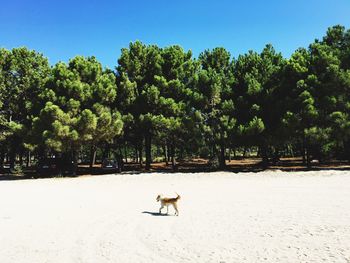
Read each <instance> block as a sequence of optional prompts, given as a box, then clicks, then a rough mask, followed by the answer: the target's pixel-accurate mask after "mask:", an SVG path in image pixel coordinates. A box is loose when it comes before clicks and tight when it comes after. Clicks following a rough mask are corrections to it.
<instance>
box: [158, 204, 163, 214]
mask: <svg viewBox="0 0 350 263" xmlns="http://www.w3.org/2000/svg"><path fill="white" fill-rule="evenodd" d="M163 207H164V206H161V207H160V208H159V214H161V213H162V208H163Z"/></svg>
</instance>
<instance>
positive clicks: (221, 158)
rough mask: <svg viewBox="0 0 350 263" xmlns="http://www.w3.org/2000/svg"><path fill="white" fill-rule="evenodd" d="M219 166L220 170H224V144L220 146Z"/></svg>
mask: <svg viewBox="0 0 350 263" xmlns="http://www.w3.org/2000/svg"><path fill="white" fill-rule="evenodd" d="M219 166H220V168H221V169H224V168H225V167H226V162H225V145H224V143H221V144H220V155H219Z"/></svg>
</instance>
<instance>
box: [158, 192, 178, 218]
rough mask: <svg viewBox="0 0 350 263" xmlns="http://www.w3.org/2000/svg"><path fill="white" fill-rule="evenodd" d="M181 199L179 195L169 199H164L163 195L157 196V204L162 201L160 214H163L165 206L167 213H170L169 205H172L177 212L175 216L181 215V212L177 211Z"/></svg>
mask: <svg viewBox="0 0 350 263" xmlns="http://www.w3.org/2000/svg"><path fill="white" fill-rule="evenodd" d="M176 194H177V193H176ZM180 198H181V196H180V195H179V194H177V197H174V198H169V197H163V196H162V195H158V196H157V202H159V201H160V208H159V214H161V213H162V209H163V208H164V206H166V213H167V214H168V213H169V205H172V206H173V207H174V210H175V215H176V216H178V215H179V210H178V209H177V201H178V200H179V199H180Z"/></svg>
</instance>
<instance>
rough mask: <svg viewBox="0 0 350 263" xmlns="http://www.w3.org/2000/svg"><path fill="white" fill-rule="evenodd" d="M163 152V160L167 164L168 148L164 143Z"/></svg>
mask: <svg viewBox="0 0 350 263" xmlns="http://www.w3.org/2000/svg"><path fill="white" fill-rule="evenodd" d="M163 153H164V161H165V164H166V165H168V164H169V163H168V150H167V147H166V144H164V145H163Z"/></svg>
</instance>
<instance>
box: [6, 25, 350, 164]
mask: <svg viewBox="0 0 350 263" xmlns="http://www.w3.org/2000/svg"><path fill="white" fill-rule="evenodd" d="M349 113H350V30H347V29H345V27H343V26H340V25H337V26H334V27H331V28H329V29H328V30H327V32H326V34H325V36H324V37H323V38H322V39H321V40H315V41H314V42H313V43H311V44H310V45H309V47H308V48H299V49H297V50H296V51H295V52H294V53H293V54H292V55H291V56H290V58H288V59H286V58H284V57H283V56H282V54H281V53H278V52H276V50H275V49H274V48H273V46H272V45H266V46H265V48H264V49H263V50H262V51H261V52H260V53H258V52H255V51H249V52H248V53H246V54H243V55H239V56H238V57H237V58H233V57H231V55H230V53H229V52H228V51H227V50H226V49H225V48H223V47H218V48H214V49H212V50H205V51H204V52H202V53H201V54H200V55H199V56H198V58H194V57H193V54H192V52H191V51H185V50H184V49H183V48H182V47H180V46H178V45H174V46H168V47H164V48H160V47H158V46H157V45H146V44H143V43H142V42H140V41H136V42H132V43H130V45H129V47H127V48H123V49H122V50H121V55H120V57H119V59H118V60H117V65H116V67H115V69H114V70H111V69H108V68H104V67H103V66H102V65H101V63H100V62H99V61H98V60H97V59H96V58H95V57H93V56H92V57H82V56H76V57H74V58H72V59H71V60H69V62H68V63H64V62H58V63H57V64H55V65H53V66H50V65H49V62H48V59H47V58H46V57H45V56H44V55H43V54H41V53H38V52H36V51H33V50H28V49H27V48H25V47H21V48H13V49H12V50H7V49H3V48H2V49H0V166H2V165H3V163H4V162H5V161H6V160H7V161H8V162H9V163H10V165H11V167H14V166H15V164H16V163H19V164H21V165H23V164H26V165H28V166H30V162H31V160H33V158H36V159H38V158H40V157H43V156H52V155H55V156H58V155H69V156H71V157H72V158H75V159H78V158H80V159H84V160H88V161H89V163H90V165H91V166H92V165H93V164H94V162H95V160H96V153H98V154H99V155H100V157H101V158H102V157H106V156H110V155H122V156H123V157H124V159H125V158H128V157H129V158H130V157H132V158H133V159H134V160H135V161H137V162H138V163H140V165H141V166H143V165H145V168H146V169H150V165H151V163H152V159H153V158H155V157H157V158H159V157H161V158H163V159H164V160H165V161H166V162H169V163H171V164H172V166H173V167H174V168H176V161H177V160H179V159H184V158H186V157H197V156H200V157H203V158H208V159H209V162H210V164H211V165H212V166H214V167H220V168H224V167H225V161H226V160H227V158H230V157H231V155H232V153H235V152H236V151H238V150H241V151H246V150H251V149H254V150H256V151H257V154H258V156H260V157H261V158H262V162H263V164H265V165H267V164H269V163H270V162H273V161H276V160H278V159H279V158H280V157H281V156H291V155H293V156H302V157H303V161H304V163H305V165H309V164H310V160H311V159H313V158H316V159H318V160H320V161H323V160H327V159H331V158H337V159H342V160H350V116H349Z"/></svg>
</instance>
